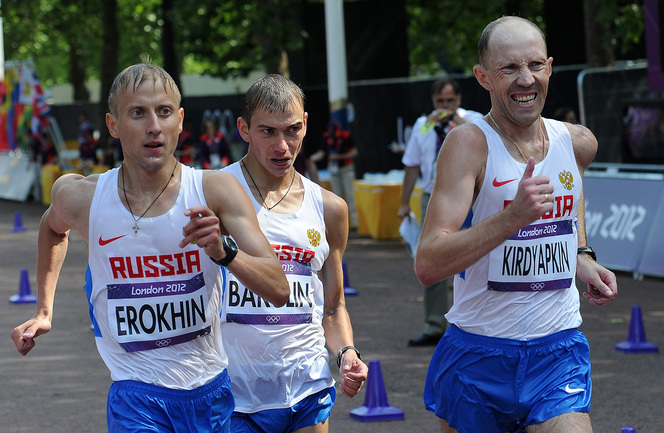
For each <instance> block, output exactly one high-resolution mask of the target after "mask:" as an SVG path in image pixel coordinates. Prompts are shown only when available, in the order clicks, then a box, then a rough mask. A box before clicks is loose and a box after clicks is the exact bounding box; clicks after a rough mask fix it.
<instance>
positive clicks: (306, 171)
mask: <svg viewBox="0 0 664 433" xmlns="http://www.w3.org/2000/svg"><path fill="white" fill-rule="evenodd" d="M314 153H315V152H312V149H311V146H310V142H309V140H307V138H306V137H305V138H304V141H302V148H301V149H300V152H299V153H298V154H297V157H296V158H295V162H294V163H293V166H294V167H295V170H297V172H298V173H300V174H301V175H303V176H306V177H307V178H309V179H310V180H311V181H312V182H315V183H319V179H318V167H317V166H316V163H315V162H314V161H313V160H312V159H311V156H312V155H313V154H314Z"/></svg>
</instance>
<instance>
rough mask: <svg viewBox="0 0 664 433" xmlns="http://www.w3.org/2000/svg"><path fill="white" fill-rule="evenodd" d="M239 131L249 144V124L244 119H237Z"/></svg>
mask: <svg viewBox="0 0 664 433" xmlns="http://www.w3.org/2000/svg"><path fill="white" fill-rule="evenodd" d="M237 131H238V132H239V133H240V137H242V139H243V140H244V141H246V142H247V143H249V124H248V123H247V121H246V120H244V119H243V118H242V117H238V118H237Z"/></svg>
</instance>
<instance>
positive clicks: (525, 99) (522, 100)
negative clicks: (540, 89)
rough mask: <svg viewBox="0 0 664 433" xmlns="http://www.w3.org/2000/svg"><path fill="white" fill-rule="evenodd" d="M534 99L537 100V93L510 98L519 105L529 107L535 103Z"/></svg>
mask: <svg viewBox="0 0 664 433" xmlns="http://www.w3.org/2000/svg"><path fill="white" fill-rule="evenodd" d="M535 98H537V93H533V94H531V95H525V96H512V100H513V101H514V102H516V103H517V104H519V105H530V104H532V103H533V102H535Z"/></svg>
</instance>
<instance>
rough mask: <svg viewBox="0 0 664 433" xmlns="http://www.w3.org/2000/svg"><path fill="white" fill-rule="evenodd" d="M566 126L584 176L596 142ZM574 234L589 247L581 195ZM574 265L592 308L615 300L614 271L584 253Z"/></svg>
mask: <svg viewBox="0 0 664 433" xmlns="http://www.w3.org/2000/svg"><path fill="white" fill-rule="evenodd" d="M566 126H567V128H568V130H569V132H570V135H571V136H572V143H573V145H574V154H575V155H576V161H577V166H578V167H579V172H580V173H581V175H582V176H583V174H584V173H585V170H586V168H588V166H589V165H590V163H591V162H592V160H593V158H594V157H595V153H596V152H597V139H596V138H595V136H594V135H593V133H592V132H591V131H590V130H589V129H588V128H586V127H585V126H582V125H571V124H566ZM577 233H578V238H579V246H585V245H588V241H587V239H586V220H585V193H582V195H581V202H580V203H579V207H578V211H577ZM600 254H601V252H600ZM576 263H577V266H576V274H577V276H578V277H579V279H580V280H581V281H583V282H584V283H586V287H587V290H586V292H584V293H583V297H584V298H586V299H587V300H588V301H589V302H590V303H592V304H595V305H604V304H606V303H608V302H611V301H612V300H613V299H615V297H616V295H617V294H618V284H617V281H616V276H615V274H614V273H613V272H611V271H610V270H608V269H606V268H605V267H604V266H601V265H600V264H598V263H596V262H595V261H594V260H593V259H592V258H591V257H590V256H588V255H587V254H578V255H577V262H576Z"/></svg>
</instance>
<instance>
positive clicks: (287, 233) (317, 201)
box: [221, 163, 334, 413]
mask: <svg viewBox="0 0 664 433" xmlns="http://www.w3.org/2000/svg"><path fill="white" fill-rule="evenodd" d="M223 171H227V172H229V173H231V174H233V175H234V176H235V177H236V178H237V179H238V181H239V182H240V184H241V185H242V186H243V187H244V189H245V190H246V191H247V193H248V195H249V197H250V198H251V201H252V203H253V205H254V209H255V210H256V214H257V215H256V216H257V218H258V222H259V224H260V227H261V230H262V231H263V233H264V234H265V236H266V238H267V239H268V241H269V242H270V244H271V245H272V247H273V248H274V250H275V252H276V253H277V256H278V258H279V261H280V262H281V265H282V267H283V269H284V271H285V273H286V277H287V279H288V282H289V284H290V286H291V294H290V298H289V300H288V303H287V304H286V305H284V306H282V307H279V308H275V307H274V306H271V305H269V304H268V303H266V302H265V300H263V299H262V298H260V297H258V296H257V295H254V294H253V293H252V292H250V291H249V290H248V289H247V288H245V287H244V286H243V285H242V283H240V282H239V281H238V280H237V279H235V278H234V277H233V276H232V274H230V273H229V278H228V285H227V287H226V296H225V300H224V308H223V313H222V324H221V330H222V335H223V339H224V345H225V347H226V352H227V353H228V358H229V367H228V373H229V374H230V376H231V384H232V385H231V386H232V391H233V397H234V398H235V410H236V411H238V412H244V413H254V412H257V411H260V410H267V409H283V408H289V407H291V406H293V405H294V404H295V403H297V402H299V401H300V400H302V399H303V398H305V397H307V396H309V395H311V394H314V393H316V392H318V391H321V390H323V389H325V388H329V387H331V386H333V385H334V379H332V375H331V372H330V367H329V364H328V351H327V348H326V346H325V335H324V331H323V325H322V319H323V307H324V294H323V284H322V283H321V281H320V280H319V278H318V272H319V271H320V269H321V267H322V266H323V263H324V262H325V259H326V258H327V256H328V254H329V251H330V248H329V245H328V243H327V239H326V237H325V219H324V210H323V197H322V194H321V189H320V186H318V185H316V184H315V183H313V182H311V181H310V180H309V179H306V178H304V177H302V181H303V182H304V188H305V192H304V199H303V202H302V207H301V208H300V209H299V210H298V211H297V212H295V213H293V214H281V213H277V212H270V211H268V210H267V209H265V208H264V207H263V206H261V203H258V202H257V201H256V200H255V199H254V197H253V195H252V194H251V191H250V188H249V185H248V184H247V182H246V180H245V178H244V176H243V174H242V169H241V166H240V164H239V163H235V164H232V165H230V166H229V167H226V168H225V169H223Z"/></svg>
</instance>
